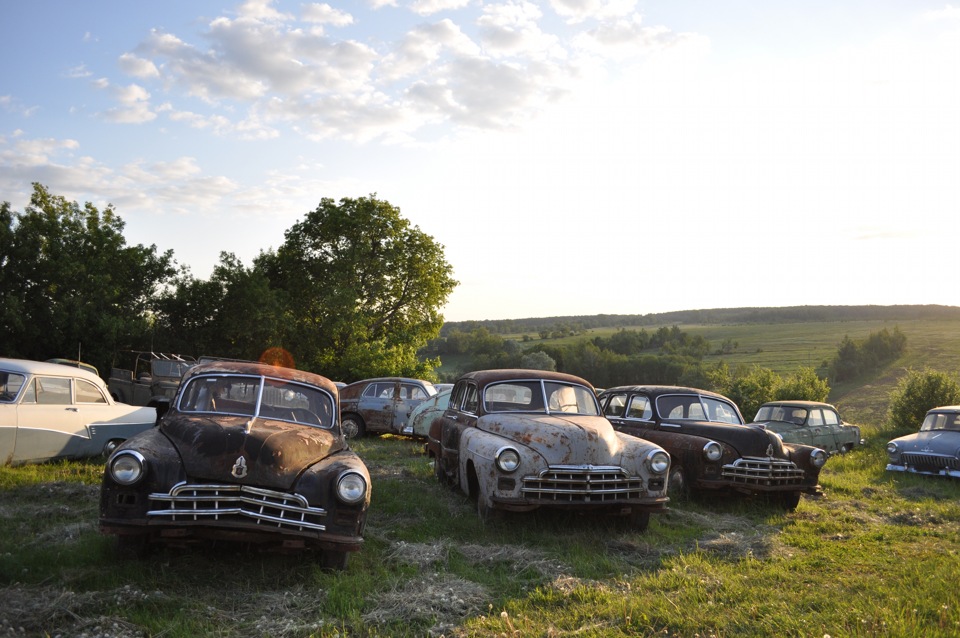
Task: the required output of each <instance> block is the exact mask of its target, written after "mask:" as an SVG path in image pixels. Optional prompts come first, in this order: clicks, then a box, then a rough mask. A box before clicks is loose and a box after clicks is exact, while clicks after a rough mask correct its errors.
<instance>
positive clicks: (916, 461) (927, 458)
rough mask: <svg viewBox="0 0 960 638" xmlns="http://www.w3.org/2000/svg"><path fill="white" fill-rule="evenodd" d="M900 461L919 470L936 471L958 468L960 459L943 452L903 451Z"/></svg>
mask: <svg viewBox="0 0 960 638" xmlns="http://www.w3.org/2000/svg"><path fill="white" fill-rule="evenodd" d="M900 462H901V463H903V464H904V465H906V466H907V467H911V468H914V469H916V470H918V471H921V472H937V471H939V470H960V459H958V458H957V457H955V456H945V455H943V454H923V453H917V452H904V453H903V454H901V455H900Z"/></svg>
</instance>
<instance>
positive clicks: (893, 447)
mask: <svg viewBox="0 0 960 638" xmlns="http://www.w3.org/2000/svg"><path fill="white" fill-rule="evenodd" d="M899 451H900V446H898V445H897V442H896V441H890V442H889V443H887V454H896V453H897V452H899Z"/></svg>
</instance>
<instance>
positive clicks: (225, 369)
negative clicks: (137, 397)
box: [183, 361, 337, 396]
mask: <svg viewBox="0 0 960 638" xmlns="http://www.w3.org/2000/svg"><path fill="white" fill-rule="evenodd" d="M204 374H252V375H256V376H264V377H273V378H275V379H284V380H287V381H297V382H300V383H307V384H310V385H315V386H318V387H320V388H323V389H324V390H326V391H328V392H330V393H331V394H332V395H334V396H337V386H336V385H334V383H333V381H331V380H330V379H328V378H326V377H323V376H320V375H319V374H314V373H313V372H306V371H304V370H296V369H294V368H283V367H280V366H272V365H268V364H266V363H255V362H251V361H211V362H209V363H200V364H197V365H195V366H193V367H192V368H190V369H189V370H187V371H186V372H185V373H184V375H183V382H186V381H187V380H188V379H191V378H193V377H196V376H200V375H204Z"/></svg>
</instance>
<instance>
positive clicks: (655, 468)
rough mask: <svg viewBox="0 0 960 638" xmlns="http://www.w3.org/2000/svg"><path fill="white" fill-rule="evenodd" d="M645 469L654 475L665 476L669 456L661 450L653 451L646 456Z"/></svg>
mask: <svg viewBox="0 0 960 638" xmlns="http://www.w3.org/2000/svg"><path fill="white" fill-rule="evenodd" d="M647 467H649V468H650V471H651V472H653V473H654V474H665V473H666V471H667V470H669V469H670V456H669V455H668V454H667V453H666V452H664V451H663V450H655V451H653V452H651V453H650V454H648V455H647Z"/></svg>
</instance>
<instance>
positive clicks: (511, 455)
mask: <svg viewBox="0 0 960 638" xmlns="http://www.w3.org/2000/svg"><path fill="white" fill-rule="evenodd" d="M497 467H498V468H500V471H501V472H507V473H510V472H514V471H516V469H517V468H518V467H520V453H519V452H517V451H516V450H515V449H513V448H512V447H504V448H500V449H499V450H497Z"/></svg>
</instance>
